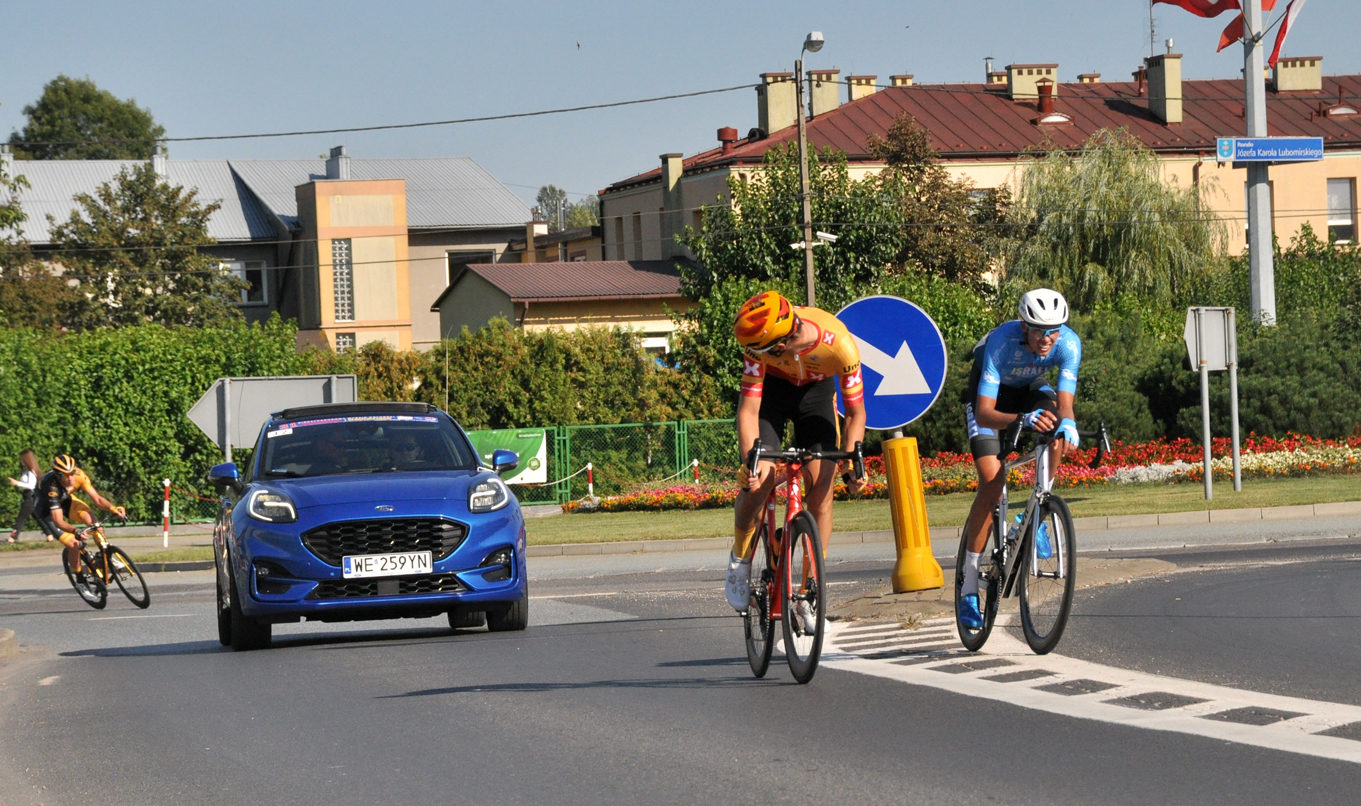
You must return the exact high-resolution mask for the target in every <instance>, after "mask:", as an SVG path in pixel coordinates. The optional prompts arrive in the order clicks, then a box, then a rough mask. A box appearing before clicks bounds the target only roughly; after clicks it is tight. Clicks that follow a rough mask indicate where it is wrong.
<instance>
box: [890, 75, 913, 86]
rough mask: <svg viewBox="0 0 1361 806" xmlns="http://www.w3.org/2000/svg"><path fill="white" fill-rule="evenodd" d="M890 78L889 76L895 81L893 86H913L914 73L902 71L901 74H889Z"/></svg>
mask: <svg viewBox="0 0 1361 806" xmlns="http://www.w3.org/2000/svg"><path fill="white" fill-rule="evenodd" d="M888 78H889V80H890V81H892V82H893V86H895V87H910V86H912V79H913V75H912V74H911V73H901V74H899V75H896V76H889V77H888Z"/></svg>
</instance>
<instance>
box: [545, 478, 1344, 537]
mask: <svg viewBox="0 0 1361 806" xmlns="http://www.w3.org/2000/svg"><path fill="white" fill-rule="evenodd" d="M1027 492H1028V491H1024V490H1022V491H1019V493H1018V492H1016V491H1013V493H1012V495H1013V497H1014V496H1016V495H1018V494H1019V495H1025V494H1026V493H1027ZM1058 492H1059V494H1060V495H1061V496H1063V498H1064V500H1066V501H1067V502H1068V504H1069V505H1070V506H1071V508H1072V510H1073V516H1074V517H1078V518H1086V517H1097V516H1101V515H1139V514H1145V513H1153V512H1190V511H1196V510H1204V509H1242V508H1248V507H1280V506H1293V505H1297V504H1323V503H1329V502H1332V501H1356V500H1361V479H1358V478H1357V477H1356V476H1354V475H1339V476H1314V477H1309V478H1296V479H1253V480H1249V481H1245V482H1244V483H1243V490H1242V492H1234V491H1233V485H1232V484H1216V485H1215V487H1214V493H1215V497H1214V500H1212V501H1206V500H1205V498H1204V490H1203V488H1202V487H1201V485H1199V484H1131V485H1127V486H1124V485H1121V486H1115V485H1112V486H1109V487H1107V486H1100V487H1076V488H1072V489H1066V490H1059V491H1058ZM972 504H973V493H952V494H950V495H930V496H927V497H926V518H927V521H928V522H929V523H930V524H931V525H932V526H963V525H964V520H965V518H967V517H968V514H969V507H970V505H972ZM834 513H835V514H834V517H835V520H836V531H838V532H868V531H875V530H879V529H891V528H893V526H892V523H891V521H890V515H889V504H888V501H884V500H878V501H838V502H837V503H836V505H835V509H834ZM526 528H527V531H528V533H529V543H530V545H547V544H553V543H605V542H613V541H620V540H667V539H675V538H685V537H725V536H729V535H731V534H732V510H731V509H703V510H695V511H673V512H605V513H593V514H587V515H581V514H578V515H558V516H555V517H550V518H533V519H530V520H529V521H528V522H527V527H526Z"/></svg>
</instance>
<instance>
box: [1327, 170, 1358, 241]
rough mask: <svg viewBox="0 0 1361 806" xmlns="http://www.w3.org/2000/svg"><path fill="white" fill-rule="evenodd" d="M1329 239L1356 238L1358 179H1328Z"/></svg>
mask: <svg viewBox="0 0 1361 806" xmlns="http://www.w3.org/2000/svg"><path fill="white" fill-rule="evenodd" d="M1328 240H1330V241H1338V242H1341V243H1351V242H1352V241H1354V240H1356V180H1355V179H1329V180H1328Z"/></svg>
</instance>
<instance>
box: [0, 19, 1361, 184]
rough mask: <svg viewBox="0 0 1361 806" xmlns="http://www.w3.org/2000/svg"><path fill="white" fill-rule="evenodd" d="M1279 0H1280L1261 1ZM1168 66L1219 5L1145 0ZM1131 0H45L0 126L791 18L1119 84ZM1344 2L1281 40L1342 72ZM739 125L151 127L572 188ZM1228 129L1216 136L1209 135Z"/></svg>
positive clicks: (311, 94) (264, 109) (596, 87)
mask: <svg viewBox="0 0 1361 806" xmlns="http://www.w3.org/2000/svg"><path fill="white" fill-rule="evenodd" d="M1284 4H1285V0H1281V6H1282V9H1283V8H1284ZM1154 16H1155V19H1156V23H1157V37H1158V43H1159V44H1158V49H1159V52H1161V51H1162V40H1164V39H1166V38H1168V37H1172V38H1174V39H1175V40H1176V44H1175V49H1176V50H1177V51H1178V52H1180V53H1182V54H1185V59H1184V61H1183V70H1184V73H1185V76H1186V77H1187V78H1231V77H1236V76H1237V75H1238V73H1239V70H1240V69H1241V67H1242V50H1241V48H1239V47H1231V48H1228V49H1226V50H1225V51H1224V52H1223V53H1219V54H1216V53H1215V52H1214V48H1215V46H1216V44H1217V42H1218V38H1219V31H1220V29H1222V28H1223V26H1224V24H1225V23H1226V22H1227V21H1228V16H1227V15H1226V16H1225V17H1221V18H1219V19H1216V20H1202V19H1200V18H1197V17H1194V16H1192V15H1190V14H1188V13H1186V12H1184V11H1181V10H1180V9H1177V8H1174V7H1171V6H1165V5H1159V6H1156V7H1155V10H1154ZM1148 17H1149V15H1148V5H1147V3H1146V2H1145V0H1081V1H1080V0H1051V2H1049V3H1045V4H1040V3H1029V2H1016V1H1015V0H1013V2H995V1H993V2H987V1H985V0H935V2H927V1H926V0H907V1H906V2H904V0H898V1H897V2H861V3H856V2H844V0H843V1H840V2H829V0H822V2H780V3H770V2H767V3H743V2H709V1H708V0H691V2H687V3H684V4H675V3H649V2H638V0H634V1H633V2H615V0H597V2H590V3H572V2H560V3H532V2H531V3H512V2H451V1H449V0H445V1H444V2H436V1H435V0H397V1H396V2H392V1H391V0H389V2H386V3H375V2H365V3H360V2H328V3H318V2H302V1H300V0H289V1H288V2H278V0H274V2H256V1H254V0H250V1H248V2H220V0H219V2H211V3H210V2H198V1H197V0H177V2H140V3H128V2H116V0H108V1H107V2H101V3H96V2H92V0H87V2H66V1H65V0H44V2H40V3H22V4H20V3H9V4H6V7H5V10H4V13H3V19H4V30H5V37H4V39H5V46H4V49H5V57H4V73H3V75H4V80H3V82H0V136H3V137H6V138H7V137H8V135H9V132H10V130H11V129H15V128H20V127H21V126H22V125H23V116H22V111H21V110H22V108H23V106H24V105H25V104H28V103H31V102H32V101H34V100H35V99H36V98H37V97H38V95H39V94H40V93H41V90H42V85H43V84H44V83H46V82H47V81H49V80H51V79H52V78H53V77H55V76H56V75H58V74H59V73H65V74H67V75H72V76H89V77H90V78H92V79H94V80H95V81H96V82H97V83H98V84H99V85H100V86H101V87H103V88H105V89H108V90H110V91H112V92H113V93H114V94H116V95H118V96H119V97H123V98H126V97H133V98H136V99H137V102H138V103H139V104H141V105H142V106H145V107H148V108H150V109H151V110H152V112H153V113H154V114H155V116H156V119H157V121H159V122H160V123H161V124H162V125H164V126H165V127H166V129H167V132H168V134H169V135H170V136H172V137H174V136H197V135H209V134H236V133H248V132H262V131H283V130H293V129H315V128H338V127H345V126H366V125H376V124H387V123H405V122H415V121H423V120H440V119H448V118H460V117H472V116H480V115H495V114H504V113H512V112H526V111H534V110H539V109H550V108H556V107H563V106H575V105H581V104H591V103H605V102H611V101H621V100H629V99H634V98H646V97H650V96H657V95H668V94H673V93H682V92H692V91H696V90H704V89H713V88H718V87H726V86H733V85H737V84H745V83H751V82H755V81H756V80H757V76H758V74H760V73H762V72H768V71H779V70H791V69H793V61H794V59H795V58H796V57H797V56H798V52H799V47H800V45H801V44H802V42H803V37H804V34H806V33H807V32H808V31H809V30H821V31H822V32H823V34H824V35H825V36H826V38H827V46H826V47H825V48H824V49H823V51H822V52H821V53H818V54H816V55H812V56H810V57H809V58H808V59H807V64H808V66H809V67H838V68H840V69H841V70H842V75H848V74H860V73H872V74H877V75H879V76H880V81H881V83H886V82H887V81H888V76H889V75H890V74H893V73H900V72H907V73H913V74H915V75H916V77H917V81H918V82H930V83H938V82H960V81H977V80H980V79H981V76H982V73H983V58H984V57H985V56H993V57H995V59H996V60H997V64H998V65H999V67H1000V65H1005V64H1007V63H1009V62H1058V63H1059V65H1060V68H1059V71H1060V78H1061V80H1063V81H1073V80H1075V78H1074V77H1075V76H1076V74H1078V73H1081V72H1089V71H1094V72H1099V73H1102V74H1103V76H1105V77H1106V78H1107V79H1111V80H1121V79H1125V78H1127V77H1128V75H1129V73H1130V71H1131V70H1133V69H1134V68H1135V67H1137V66H1138V64H1139V63H1140V60H1141V59H1142V58H1143V57H1145V56H1147V55H1148V52H1149V18H1148ZM1358 30H1361V3H1357V2H1355V0H1310V2H1309V4H1308V6H1307V7H1305V8H1304V10H1303V12H1302V13H1301V15H1300V18H1299V22H1298V24H1297V25H1296V30H1295V31H1293V32H1292V33H1291V36H1290V41H1289V43H1288V44H1287V46H1286V49H1285V50H1286V53H1287V54H1293V55H1321V56H1323V57H1325V60H1324V72H1325V73H1329V74H1333V73H1358V72H1361V49H1358V48H1356V47H1355V36H1356V32H1357V31H1358ZM755 125H756V97H755V93H754V91H752V90H750V89H746V90H739V91H736V92H732V93H727V94H721V95H710V96H705V97H701V98H693V99H686V100H678V101H669V102H663V103H659V104H652V105H645V106H632V107H625V108H622V109H614V110H605V111H592V112H580V113H572V114H566V115H558V116H549V117H542V118H534V119H529V120H512V121H502V122H490V123H473V124H465V125H458V126H448V127H439V128H432V129H416V130H407V131H396V132H375V133H364V134H344V135H318V136H305V137H291V138H276V139H265V140H247V141H227V142H208V143H181V144H173V145H172V147H171V156H172V157H177V158H186V159H188V158H215V157H237V158H248V157H255V158H295V157H315V156H317V155H319V154H321V153H322V152H324V151H325V150H326V149H327V148H329V147H330V146H333V145H336V144H338V143H344V144H345V145H346V146H347V147H348V150H349V153H350V154H351V156H354V157H433V156H468V157H472V158H473V159H475V160H476V161H477V162H479V163H480V164H481V165H483V166H484V167H485V168H487V169H488V170H489V171H491V173H492V174H493V175H494V176H496V177H497V178H498V179H499V180H501V181H502V182H504V183H506V184H507V185H509V186H511V189H512V190H514V191H516V192H517V193H518V194H520V196H521V197H522V198H524V199H525V200H526V201H532V199H533V197H534V189H535V188H537V187H538V186H539V185H541V184H544V183H548V182H552V183H554V184H557V185H558V186H559V187H563V188H566V189H567V190H569V191H572V192H574V193H593V192H595V191H596V190H598V189H600V188H602V187H604V186H605V185H607V184H609V183H610V182H612V181H615V180H617V179H622V178H625V177H627V176H630V175H632V174H634V173H637V172H639V171H643V170H647V169H650V168H653V167H655V166H656V165H657V164H658V159H657V156H658V155H659V154H662V153H664V152H671V151H682V152H684V153H686V154H692V153H694V152H696V151H699V150H702V149H706V148H709V147H711V146H712V145H716V140H715V131H716V130H717V129H718V128H719V127H722V126H734V127H736V128H737V129H738V130H739V131H741V132H744V133H745V132H746V130H747V129H749V128H751V127H752V126H755ZM1226 134H1228V132H1226Z"/></svg>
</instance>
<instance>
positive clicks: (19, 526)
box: [6, 450, 50, 543]
mask: <svg viewBox="0 0 1361 806" xmlns="http://www.w3.org/2000/svg"><path fill="white" fill-rule="evenodd" d="M19 467H20V473H19V478H17V479H10V480H9V483H10V484H13V485H14V486H15V487H17V488H19V494H20V495H22V496H23V498H24V500H23V502H22V503H20V504H19V517H18V518H17V519H16V520H15V521H14V529H13V530H12V531H11V532H10V533H9V540H7V541H6V542H8V543H18V542H19V532H21V531H22V530H23V528H24V525H25V524H26V523H28V516H29V515H32V514H33V507H34V506H35V505H36V503H37V489H38V457H36V456H34V455H33V451H31V450H25V451H23V452H22V453H20V454H19ZM49 539H50V538H49Z"/></svg>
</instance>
